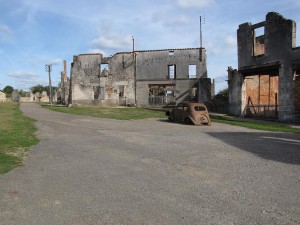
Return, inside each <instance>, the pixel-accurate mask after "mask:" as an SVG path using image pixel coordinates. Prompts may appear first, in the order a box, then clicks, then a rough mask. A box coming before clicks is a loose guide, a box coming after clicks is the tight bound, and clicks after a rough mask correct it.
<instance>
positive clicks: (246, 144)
mask: <svg viewBox="0 0 300 225" xmlns="http://www.w3.org/2000/svg"><path fill="white" fill-rule="evenodd" d="M207 134H208V135H210V136H212V137H214V138H217V139H219V140H221V141H223V142H225V143H227V144H229V145H231V146H234V147H237V148H239V149H241V150H245V151H247V152H251V153H253V154H255V155H257V156H259V157H262V158H265V159H268V160H273V161H278V162H283V163H288V164H297V165H299V164H300V138H299V137H300V135H297V134H289V133H263V132H262V133H252V132H249V133H247V132H239V133H237V132H208V133H207Z"/></svg>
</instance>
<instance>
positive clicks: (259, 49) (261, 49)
mask: <svg viewBox="0 0 300 225" xmlns="http://www.w3.org/2000/svg"><path fill="white" fill-rule="evenodd" d="M263 54H265V27H264V26H263V27H259V28H256V29H253V56H259V55H263Z"/></svg>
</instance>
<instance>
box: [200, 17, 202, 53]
mask: <svg viewBox="0 0 300 225" xmlns="http://www.w3.org/2000/svg"><path fill="white" fill-rule="evenodd" d="M200 48H202V16H200Z"/></svg>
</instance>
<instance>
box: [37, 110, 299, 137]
mask: <svg viewBox="0 0 300 225" xmlns="http://www.w3.org/2000/svg"><path fill="white" fill-rule="evenodd" d="M42 106H43V107H45V108H48V109H51V110H53V111H57V112H64V113H71V114H77V115H86V116H94V117H101V118H110V119H118V120H137V119H147V118H164V119H166V118H167V117H166V116H165V112H164V111H160V110H149V109H141V108H126V107H124V108H110V107H102V106H89V105H82V106H79V107H76V106H75V107H69V108H68V107H62V106H56V105H53V107H50V105H46V104H43V105H42ZM211 121H212V122H216V123H225V124H230V125H234V126H241V127H247V128H251V129H257V130H265V131H273V132H291V133H300V129H297V128H292V127H291V126H289V125H287V124H283V123H275V122H265V121H247V120H238V118H233V117H229V116H214V115H211Z"/></svg>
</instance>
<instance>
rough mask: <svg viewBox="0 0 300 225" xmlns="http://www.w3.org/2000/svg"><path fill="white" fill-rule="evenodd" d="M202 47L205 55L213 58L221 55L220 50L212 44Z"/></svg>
mask: <svg viewBox="0 0 300 225" xmlns="http://www.w3.org/2000/svg"><path fill="white" fill-rule="evenodd" d="M204 47H205V49H206V51H207V53H208V54H211V55H213V56H218V55H221V53H222V49H220V48H218V47H217V46H216V45H214V44H213V43H212V42H209V43H207V44H206V45H205V46H204Z"/></svg>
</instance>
